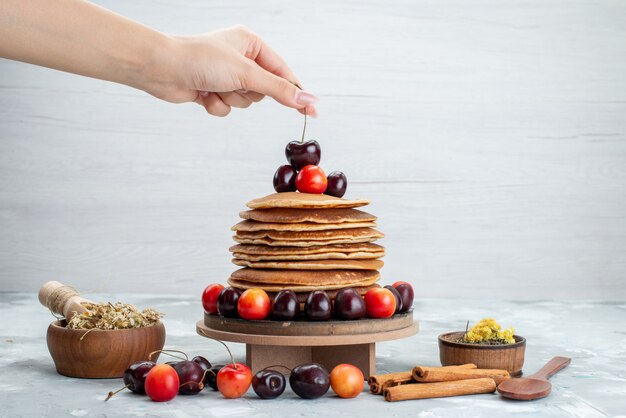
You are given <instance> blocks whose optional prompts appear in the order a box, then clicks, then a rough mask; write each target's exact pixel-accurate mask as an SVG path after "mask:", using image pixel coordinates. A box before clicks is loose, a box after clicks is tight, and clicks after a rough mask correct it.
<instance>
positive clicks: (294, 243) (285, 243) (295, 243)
mask: <svg viewBox="0 0 626 418" xmlns="http://www.w3.org/2000/svg"><path fill="white" fill-rule="evenodd" d="M233 239H234V240H235V241H236V242H238V243H240V244H253V245H269V246H272V247H273V246H277V247H288V246H293V247H317V246H320V245H327V244H328V245H330V244H351V243H357V242H372V241H376V238H367V237H364V238H352V239H349V238H339V239H333V240H328V241H280V240H273V239H269V238H240V237H238V236H234V237H233Z"/></svg>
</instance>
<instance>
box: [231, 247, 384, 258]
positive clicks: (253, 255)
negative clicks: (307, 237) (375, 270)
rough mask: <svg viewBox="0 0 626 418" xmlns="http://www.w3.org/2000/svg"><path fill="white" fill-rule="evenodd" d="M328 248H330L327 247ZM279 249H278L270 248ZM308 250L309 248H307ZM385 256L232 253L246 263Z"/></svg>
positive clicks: (375, 254) (381, 253) (376, 255)
mask: <svg viewBox="0 0 626 418" xmlns="http://www.w3.org/2000/svg"><path fill="white" fill-rule="evenodd" d="M329 247H330V246H329ZM272 248H279V247H272ZM291 248H307V247H291ZM309 248H310V247H309ZM384 256H385V251H380V252H377V253H368V252H353V253H339V252H335V253H319V254H293V255H256V254H244V253H233V257H235V258H238V259H239V260H247V261H284V260H296V261H306V260H373V259H376V258H382V257H384Z"/></svg>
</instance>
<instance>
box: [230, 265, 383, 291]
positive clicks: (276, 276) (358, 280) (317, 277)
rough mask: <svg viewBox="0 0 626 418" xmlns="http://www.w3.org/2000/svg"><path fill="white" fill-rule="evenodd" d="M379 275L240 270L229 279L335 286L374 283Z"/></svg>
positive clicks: (343, 272)
mask: <svg viewBox="0 0 626 418" xmlns="http://www.w3.org/2000/svg"><path fill="white" fill-rule="evenodd" d="M379 277H380V274H379V273H378V271H376V270H319V271H318V270H274V269H251V268H242V269H239V270H237V271H235V272H233V273H232V274H231V276H230V278H231V279H234V280H240V281H246V282H252V283H257V284H263V285H270V284H271V285H275V284H281V285H300V286H314V287H315V286H336V287H333V289H337V288H340V287H346V286H353V285H357V284H358V285H360V286H367V285H370V284H372V283H375V282H376V281H377V280H378V278H379Z"/></svg>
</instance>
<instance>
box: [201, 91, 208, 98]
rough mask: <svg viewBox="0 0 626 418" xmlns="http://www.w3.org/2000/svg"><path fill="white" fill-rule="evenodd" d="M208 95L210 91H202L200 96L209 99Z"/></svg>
mask: <svg viewBox="0 0 626 418" xmlns="http://www.w3.org/2000/svg"><path fill="white" fill-rule="evenodd" d="M208 95H209V92H208V91H201V92H200V96H202V97H207V96H208Z"/></svg>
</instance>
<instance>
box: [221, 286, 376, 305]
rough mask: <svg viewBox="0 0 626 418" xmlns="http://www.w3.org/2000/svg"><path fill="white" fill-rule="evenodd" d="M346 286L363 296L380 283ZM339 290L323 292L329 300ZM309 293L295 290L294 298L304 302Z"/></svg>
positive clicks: (269, 293)
mask: <svg viewBox="0 0 626 418" xmlns="http://www.w3.org/2000/svg"><path fill="white" fill-rule="evenodd" d="M233 287H234V286H233ZM348 287H349V288H351V289H354V290H356V291H357V292H358V293H359V294H360V295H361V296H364V295H365V294H366V293H367V291H368V290H370V289H374V288H376V287H380V285H379V284H377V283H374V284H371V285H369V286H352V287H350V286H348ZM342 289H345V288H342ZM318 290H321V289H318ZM340 290H341V289H328V290H325V292H326V294H327V295H328V297H329V298H330V299H331V300H334V299H335V297H336V296H337V293H338V292H339V291H340ZM309 293H311V292H310V291H309V292H295V294H296V298H298V302H300V303H304V302H306V298H307V297H308V296H309ZM277 294H278V292H267V295H268V296H269V297H270V299H272V300H274V298H275V297H276V295H277Z"/></svg>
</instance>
